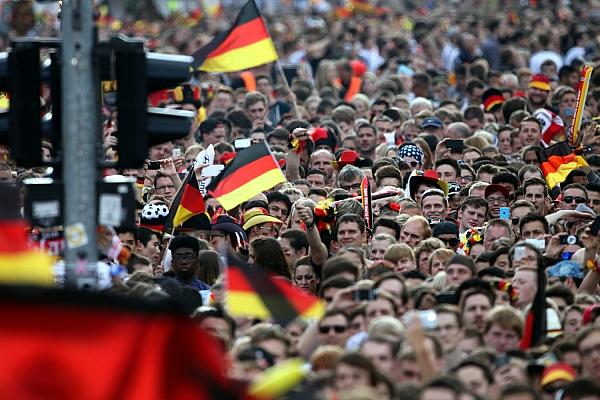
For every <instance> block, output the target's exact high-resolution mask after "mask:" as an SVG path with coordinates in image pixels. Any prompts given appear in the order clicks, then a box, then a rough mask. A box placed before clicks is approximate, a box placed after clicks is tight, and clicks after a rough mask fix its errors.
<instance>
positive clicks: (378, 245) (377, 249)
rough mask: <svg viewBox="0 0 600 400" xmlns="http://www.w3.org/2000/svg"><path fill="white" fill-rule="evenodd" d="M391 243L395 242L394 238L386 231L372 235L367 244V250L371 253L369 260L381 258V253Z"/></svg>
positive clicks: (379, 259)
mask: <svg viewBox="0 0 600 400" xmlns="http://www.w3.org/2000/svg"><path fill="white" fill-rule="evenodd" d="M393 244H396V239H395V238H394V237H393V236H391V235H388V234H387V233H380V234H378V235H375V236H373V238H372V239H371V244H370V245H369V251H370V253H371V256H370V260H371V261H381V260H383V254H384V253H385V251H386V250H387V249H388V248H389V247H390V246H391V245H393Z"/></svg>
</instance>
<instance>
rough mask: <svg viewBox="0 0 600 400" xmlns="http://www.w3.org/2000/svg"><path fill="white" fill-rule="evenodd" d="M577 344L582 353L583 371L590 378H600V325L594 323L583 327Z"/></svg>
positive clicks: (576, 340) (578, 335)
mask: <svg viewBox="0 0 600 400" xmlns="http://www.w3.org/2000/svg"><path fill="white" fill-rule="evenodd" d="M575 344H576V346H577V350H578V351H579V354H580V355H581V361H582V364H583V372H584V373H585V374H586V375H588V376H589V377H590V378H593V379H595V380H598V379H600V327H598V326H596V325H593V326H589V327H587V328H584V329H582V330H581V331H580V332H579V333H578V334H577V338H576V339H575Z"/></svg>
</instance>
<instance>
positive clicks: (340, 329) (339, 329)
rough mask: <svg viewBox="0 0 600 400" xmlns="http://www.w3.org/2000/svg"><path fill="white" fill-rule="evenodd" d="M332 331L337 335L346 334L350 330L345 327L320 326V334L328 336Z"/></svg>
mask: <svg viewBox="0 0 600 400" xmlns="http://www.w3.org/2000/svg"><path fill="white" fill-rule="evenodd" d="M332 329H333V331H334V332H335V333H344V332H346V329H348V328H347V327H345V326H344V325H320V326H319V332H320V333H321V334H322V335H326V334H328V333H329V331H331V330H332Z"/></svg>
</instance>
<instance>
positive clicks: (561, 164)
mask: <svg viewBox="0 0 600 400" xmlns="http://www.w3.org/2000/svg"><path fill="white" fill-rule="evenodd" d="M537 156H538V160H539V162H540V168H541V169H542V172H543V173H544V176H545V177H546V182H547V183H548V187H549V188H550V189H552V188H554V187H555V186H556V185H558V184H559V183H562V182H564V181H565V180H566V179H567V175H569V173H570V172H571V171H573V170H575V169H577V168H579V167H585V166H587V165H588V163H587V162H586V161H585V159H584V158H583V157H582V156H580V155H578V154H576V152H575V151H574V150H573V149H571V147H570V146H569V145H568V144H567V142H566V141H562V142H558V143H556V144H555V145H552V146H550V147H547V148H545V149H543V150H542V151H541V152H537Z"/></svg>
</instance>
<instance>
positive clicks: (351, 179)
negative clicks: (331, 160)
mask: <svg viewBox="0 0 600 400" xmlns="http://www.w3.org/2000/svg"><path fill="white" fill-rule="evenodd" d="M364 176H365V173H364V172H363V171H362V170H361V169H360V168H357V167H355V166H354V165H346V166H344V168H342V170H341V171H340V173H339V175H338V177H337V184H338V187H339V188H341V189H344V190H347V191H348V192H350V193H359V192H360V184H361V183H362V178H363V177H364Z"/></svg>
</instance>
